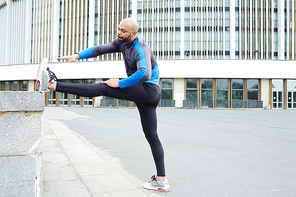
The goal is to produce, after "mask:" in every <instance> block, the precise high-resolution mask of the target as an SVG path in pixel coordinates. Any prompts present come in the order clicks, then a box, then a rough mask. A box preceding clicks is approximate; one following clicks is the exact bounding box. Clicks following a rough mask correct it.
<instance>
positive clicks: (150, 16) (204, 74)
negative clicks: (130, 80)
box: [0, 0, 296, 109]
mask: <svg viewBox="0 0 296 197" xmlns="http://www.w3.org/2000/svg"><path fill="white" fill-rule="evenodd" d="M295 4H296V0H127V1H122V0H76V1H66V0H59V1H57V0H44V1H36V0H0V18H1V19H2V20H0V26H1V27H2V28H1V31H0V50H1V54H0V91H1V90H34V80H35V77H36V76H35V75H36V74H35V73H34V72H36V71H35V70H34V69H35V68H36V67H37V65H38V63H39V62H40V61H41V60H42V58H44V57H47V58H48V59H49V61H50V64H51V66H53V67H54V68H55V69H56V70H54V71H57V75H58V78H59V79H61V81H63V82H65V83H68V82H74V83H96V82H99V81H102V80H104V79H107V78H109V77H121V78H123V77H125V74H124V72H123V71H122V69H123V66H122V64H123V62H122V56H121V54H108V55H103V56H100V57H97V58H94V59H90V60H84V61H80V62H78V63H75V64H70V65H73V68H74V67H75V71H73V70H72V66H71V70H72V71H71V72H67V70H66V69H62V68H69V69H70V65H69V64H68V63H65V62H62V61H61V62H57V60H56V57H58V56H63V55H69V54H73V53H75V52H77V51H80V50H82V49H85V48H87V47H90V46H94V45H102V44H107V43H109V42H111V41H112V40H113V39H115V38H116V33H117V26H118V24H119V22H120V21H121V20H122V19H124V18H126V17H132V18H134V19H136V20H137V21H138V23H139V30H138V36H139V37H140V38H143V39H144V40H145V41H146V42H147V43H148V44H149V45H150V46H151V48H152V49H153V51H154V54H155V56H156V58H157V59H158V61H159V66H160V71H161V84H160V86H161V89H162V94H163V95H162V98H163V100H162V102H161V105H162V106H173V107H194V108H202V107H208V108H241V107H242V108H254V107H255V108H263V107H266V106H268V105H269V106H270V108H280V109H290V108H291V109H293V108H296V80H295V79H296V72H295V69H296V64H295V63H296V62H295V61H294V60H295V58H296V52H295V47H296V41H295V37H296V22H295V19H296V16H295V11H296V9H295V7H296V5H295ZM3 27H4V28H3ZM102 64H108V65H110V67H108V68H106V67H105V66H104V67H102V66H101V65H102ZM78 66H81V67H78ZM121 67H122V68H121ZM28 70H29V71H30V73H29V72H28ZM114 70H116V71H114ZM16 72H20V73H18V74H16ZM46 104H47V105H51V106H77V105H78V106H110V105H111V106H132V105H133V103H131V102H126V101H118V100H114V99H110V98H96V99H95V98H80V97H78V96H75V95H67V94H61V93H60V94H58V93H53V92H51V93H49V94H46Z"/></svg>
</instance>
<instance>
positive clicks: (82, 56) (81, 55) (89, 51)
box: [78, 46, 95, 59]
mask: <svg viewBox="0 0 296 197" xmlns="http://www.w3.org/2000/svg"><path fill="white" fill-rule="evenodd" d="M94 48H95V46H94V47H90V48H88V49H85V50H83V51H80V52H78V55H79V59H87V58H90V57H91V54H92V53H93V51H94Z"/></svg>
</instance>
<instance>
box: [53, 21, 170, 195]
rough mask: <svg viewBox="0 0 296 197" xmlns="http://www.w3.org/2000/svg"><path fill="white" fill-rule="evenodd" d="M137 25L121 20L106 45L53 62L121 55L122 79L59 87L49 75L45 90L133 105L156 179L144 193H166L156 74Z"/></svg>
mask: <svg viewBox="0 0 296 197" xmlns="http://www.w3.org/2000/svg"><path fill="white" fill-rule="evenodd" d="M137 32H138V24H137V22H136V21H135V20H133V19H131V18H127V19H124V20H123V21H121V23H120V24H119V26H118V32H117V39H115V40H114V41H112V42H111V43H109V44H105V45H101V46H94V47H90V48H88V49H85V50H83V51H80V52H78V53H77V54H74V55H71V56H64V57H59V58H57V60H67V61H69V62H75V61H76V60H78V59H86V58H93V57H96V56H99V55H103V54H107V53H114V52H121V53H122V54H123V57H124V64H125V69H126V73H127V76H128V77H127V78H125V79H121V80H119V79H117V78H116V79H115V78H111V79H109V80H107V81H104V82H102V83H98V84H74V83H59V82H57V81H56V80H57V78H56V76H55V74H54V73H53V72H52V71H49V69H48V71H49V72H48V74H49V78H50V80H49V81H52V82H51V83H50V84H49V85H48V89H49V90H51V91H57V92H63V93H68V94H75V95H79V96H83V97H96V96H108V97H113V98H117V99H123V100H129V101H133V102H135V103H136V105H137V108H138V110H139V113H140V117H141V123H142V128H143V131H144V134H145V137H146V139H147V141H148V143H149V145H150V147H151V151H152V155H153V158H154V162H155V165H156V171H157V176H155V175H153V176H152V177H151V180H150V181H149V182H148V183H144V184H143V187H144V188H145V189H150V190H156V191H163V192H168V191H169V190H170V187H169V183H168V180H167V179H166V174H165V165H164V151H163V147H162V145H161V142H160V140H159V138H158V135H157V117H156V107H157V105H158V103H159V101H160V98H161V93H160V90H159V70H158V65H157V63H156V60H155V57H154V55H153V52H152V50H151V48H150V47H149V46H148V45H147V44H146V43H145V42H144V41H143V40H140V39H139V38H138V37H137Z"/></svg>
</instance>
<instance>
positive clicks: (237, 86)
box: [232, 79, 244, 108]
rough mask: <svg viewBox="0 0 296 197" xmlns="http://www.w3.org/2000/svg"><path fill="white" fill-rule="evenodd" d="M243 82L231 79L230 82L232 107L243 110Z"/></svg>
mask: <svg viewBox="0 0 296 197" xmlns="http://www.w3.org/2000/svg"><path fill="white" fill-rule="evenodd" d="M243 100H244V80H243V79H233V80H232V107H233V108H243V107H244V101H243Z"/></svg>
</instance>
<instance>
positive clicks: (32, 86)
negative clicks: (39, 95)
mask: <svg viewBox="0 0 296 197" xmlns="http://www.w3.org/2000/svg"><path fill="white" fill-rule="evenodd" d="M27 89H28V91H35V81H34V80H29V81H28V87H27Z"/></svg>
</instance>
